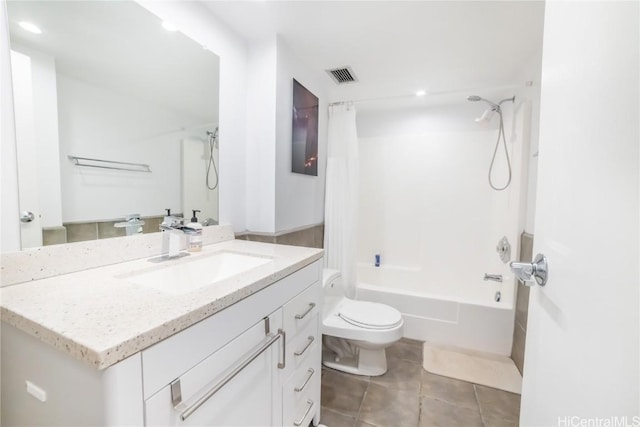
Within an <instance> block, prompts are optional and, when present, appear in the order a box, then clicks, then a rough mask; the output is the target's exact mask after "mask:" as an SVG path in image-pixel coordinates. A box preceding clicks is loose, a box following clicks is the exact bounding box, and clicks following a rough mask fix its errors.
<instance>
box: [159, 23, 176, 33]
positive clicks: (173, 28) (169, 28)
mask: <svg viewBox="0 0 640 427" xmlns="http://www.w3.org/2000/svg"><path fill="white" fill-rule="evenodd" d="M162 28H164V29H165V30H167V31H178V28H177V27H176V26H175V25H173V24H172V23H171V22H169V21H164V22H163V23H162Z"/></svg>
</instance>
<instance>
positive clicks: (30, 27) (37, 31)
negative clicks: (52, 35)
mask: <svg viewBox="0 0 640 427" xmlns="http://www.w3.org/2000/svg"><path fill="white" fill-rule="evenodd" d="M18 25H20V27H22V29H23V30H27V31H29V32H30V33H33V34H42V30H41V29H40V28H38V27H37V26H36V25H34V24H32V23H31V22H27V21H20V22H18Z"/></svg>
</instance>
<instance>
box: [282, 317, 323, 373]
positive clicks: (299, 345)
mask: <svg viewBox="0 0 640 427" xmlns="http://www.w3.org/2000/svg"><path fill="white" fill-rule="evenodd" d="M318 319H319V318H318V316H313V318H311V319H310V320H309V322H307V326H306V327H305V328H304V329H303V330H302V331H300V333H298V335H296V336H295V337H293V338H290V339H289V340H287V345H286V355H287V358H286V368H285V370H284V371H283V372H282V375H283V376H282V377H281V378H283V381H288V380H289V378H290V376H291V375H292V374H294V372H296V373H297V372H298V370H299V369H302V368H303V367H304V366H305V365H306V364H308V363H310V362H309V361H310V360H312V359H313V357H314V355H316V354H318V355H319V354H320V350H321V347H322V345H321V344H322V343H321V342H320V341H321V340H320V337H321V336H320V335H318ZM305 370H306V368H305Z"/></svg>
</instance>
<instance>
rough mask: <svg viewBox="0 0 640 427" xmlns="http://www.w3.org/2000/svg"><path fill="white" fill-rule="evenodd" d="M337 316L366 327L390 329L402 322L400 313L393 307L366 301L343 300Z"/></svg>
mask: <svg viewBox="0 0 640 427" xmlns="http://www.w3.org/2000/svg"><path fill="white" fill-rule="evenodd" d="M338 316H340V317H341V318H342V319H343V320H345V321H346V322H349V323H351V324H352V325H356V326H360V327H362V328H367V329H390V328H394V327H396V326H398V325H399V324H400V323H402V315H401V314H400V312H399V311H398V310H396V309H395V308H393V307H389V306H388V305H384V304H378V303H376V302H368V301H354V300H347V301H344V302H343V304H342V306H341V307H340V310H339V312H338Z"/></svg>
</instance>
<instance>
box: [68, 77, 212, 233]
mask: <svg viewBox="0 0 640 427" xmlns="http://www.w3.org/2000/svg"><path fill="white" fill-rule="evenodd" d="M58 100H59V103H58V104H59V111H58V112H59V120H58V122H59V128H60V152H59V156H60V159H59V161H60V165H61V182H62V206H63V211H62V217H63V220H64V222H74V221H97V220H114V219H119V218H124V216H125V215H127V214H130V213H139V214H141V215H143V216H154V215H162V214H163V213H164V209H166V208H170V209H171V210H172V211H173V212H176V213H177V212H181V211H182V203H181V199H180V182H181V176H180V162H179V161H178V159H180V140H181V138H182V136H183V135H182V132H172V131H174V130H176V129H180V128H181V127H183V126H185V124H187V123H190V122H193V121H194V118H191V117H188V116H184V115H183V114H180V113H178V112H176V111H171V110H168V109H166V108H163V107H159V106H157V105H156V104H155V103H153V102H148V101H145V100H142V99H139V98H137V97H135V98H134V97H130V96H129V95H128V94H125V93H117V92H115V91H113V90H109V89H104V88H101V87H97V86H94V85H92V84H88V83H85V82H81V81H78V80H76V79H74V78H71V77H68V76H64V75H61V74H59V75H58ZM159 123H161V124H162V127H159ZM203 144H204V142H203ZM69 155H72V156H79V157H87V158H94V159H103V160H114V161H122V162H130V163H143V164H148V165H149V166H150V167H151V173H145V172H127V171H120V170H106V169H95V168H85V167H78V166H75V165H74V164H73V162H72V161H71V160H69V159H68V157H67V156H69Z"/></svg>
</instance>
